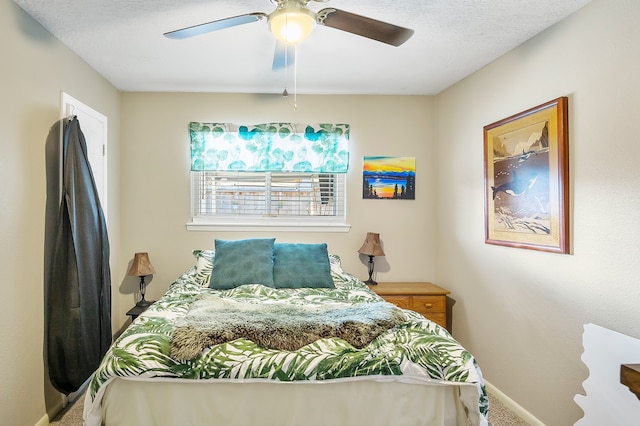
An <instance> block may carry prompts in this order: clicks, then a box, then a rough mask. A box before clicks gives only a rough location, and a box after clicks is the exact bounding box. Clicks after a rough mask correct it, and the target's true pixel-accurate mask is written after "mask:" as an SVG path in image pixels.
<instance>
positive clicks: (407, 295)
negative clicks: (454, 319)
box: [369, 282, 451, 332]
mask: <svg viewBox="0 0 640 426" xmlns="http://www.w3.org/2000/svg"><path fill="white" fill-rule="evenodd" d="M369 288H370V289H371V290H373V291H374V292H375V293H376V294H378V295H379V296H381V297H382V298H383V299H384V300H386V301H387V302H391V303H393V304H394V305H396V306H398V307H400V308H403V309H411V310H412V311H416V312H418V313H419V314H422V315H424V316H425V317H426V318H428V319H430V320H431V321H433V322H435V323H437V324H439V325H441V326H443V327H445V328H447V330H448V331H449V332H451V330H450V329H449V326H448V324H449V323H450V322H449V321H448V319H449V318H448V315H447V294H449V293H450V291H449V290H445V289H444V288H442V287H438V286H437V285H435V284H432V283H429V282H386V283H378V285H372V286H369Z"/></svg>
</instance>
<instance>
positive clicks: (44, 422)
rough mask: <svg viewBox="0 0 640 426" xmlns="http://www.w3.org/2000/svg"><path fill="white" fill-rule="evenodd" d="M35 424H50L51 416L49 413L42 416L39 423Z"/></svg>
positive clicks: (38, 425) (45, 425) (39, 425)
mask: <svg viewBox="0 0 640 426" xmlns="http://www.w3.org/2000/svg"><path fill="white" fill-rule="evenodd" d="M35 426H49V416H48V415H47V414H45V415H44V416H42V418H41V419H40V420H38V423H36V425H35Z"/></svg>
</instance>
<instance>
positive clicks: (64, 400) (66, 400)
mask: <svg viewBox="0 0 640 426" xmlns="http://www.w3.org/2000/svg"><path fill="white" fill-rule="evenodd" d="M90 380H91V379H90V378H89V379H87V381H86V382H84V383H83V384H82V386H80V389H78V390H77V391H75V392H72V393H70V394H69V395H65V394H62V393H61V394H60V401H59V402H58V403H57V404H56V405H54V406H53V407H51V409H50V410H47V414H45V415H44V416H42V417H41V418H40V420H38V422H37V423H36V424H35V426H49V424H51V420H53V419H55V417H56V416H57V415H58V414H60V413H61V412H62V410H64V409H65V408H66V407H67V405H69V404H70V403H73V402H74V401H75V400H76V399H78V397H79V396H81V395H82V393H83V392H84V391H86V390H87V388H88V387H89V381H90Z"/></svg>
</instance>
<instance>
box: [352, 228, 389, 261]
mask: <svg viewBox="0 0 640 426" xmlns="http://www.w3.org/2000/svg"><path fill="white" fill-rule="evenodd" d="M358 253H360V254H365V255H367V256H384V251H383V250H382V246H381V245H380V234H376V233H375V232H367V237H366V238H365V240H364V244H362V247H360V250H358Z"/></svg>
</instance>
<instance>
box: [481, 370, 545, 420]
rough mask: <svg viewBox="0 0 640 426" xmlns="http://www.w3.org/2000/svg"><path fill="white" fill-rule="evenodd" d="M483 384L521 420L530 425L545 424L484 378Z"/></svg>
mask: <svg viewBox="0 0 640 426" xmlns="http://www.w3.org/2000/svg"><path fill="white" fill-rule="evenodd" d="M484 384H485V386H486V388H487V392H489V393H490V394H491V395H493V396H495V397H496V399H497V400H498V401H500V402H501V403H502V404H503V405H504V406H505V407H507V408H508V409H509V410H511V411H513V412H514V413H515V414H516V415H517V416H518V417H520V418H522V420H524V421H525V422H527V423H529V424H530V425H531V426H545V424H544V423H542V422H541V421H540V420H538V419H537V418H536V417H535V416H534V415H533V414H531V413H530V412H528V411H527V410H525V409H524V408H523V407H522V406H521V405H520V404H518V403H517V402H515V401H514V400H513V399H511V398H509V397H508V396H507V395H506V394H504V393H503V392H502V391H500V390H499V389H498V388H497V387H495V386H493V385H492V384H491V383H489V382H487V380H486V379H485V381H484Z"/></svg>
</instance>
